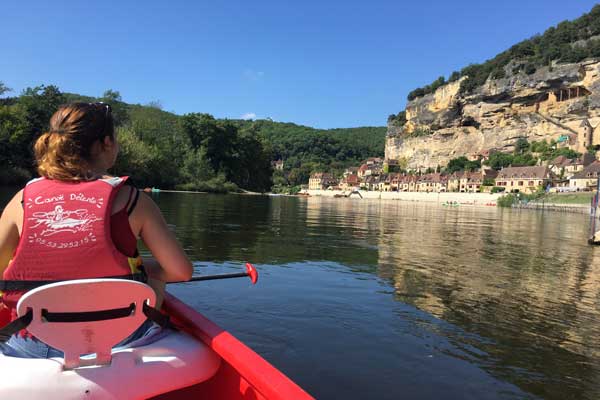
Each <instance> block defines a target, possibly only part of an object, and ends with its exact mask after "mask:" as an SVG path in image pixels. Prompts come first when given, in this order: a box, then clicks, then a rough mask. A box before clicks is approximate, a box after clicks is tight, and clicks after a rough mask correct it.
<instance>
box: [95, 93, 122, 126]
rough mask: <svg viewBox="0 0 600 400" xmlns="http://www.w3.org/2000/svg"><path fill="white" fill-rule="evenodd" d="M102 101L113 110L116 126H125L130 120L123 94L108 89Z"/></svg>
mask: <svg viewBox="0 0 600 400" xmlns="http://www.w3.org/2000/svg"><path fill="white" fill-rule="evenodd" d="M100 101H102V102H104V103H108V104H110V107H111V108H112V117H113V121H114V122H115V126H123V125H125V123H126V122H127V121H128V120H129V115H128V112H127V105H126V104H125V103H123V100H122V98H121V93H119V92H118V91H116V90H112V89H108V90H107V91H105V92H104V94H103V95H102V97H101V98H100Z"/></svg>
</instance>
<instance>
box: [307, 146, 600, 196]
mask: <svg viewBox="0 0 600 400" xmlns="http://www.w3.org/2000/svg"><path fill="white" fill-rule="evenodd" d="M482 161H485V160H482ZM397 169H398V163H397V161H396V160H384V159H382V158H379V157H374V158H369V159H367V160H365V161H364V162H363V163H362V164H361V165H360V166H359V167H350V168H347V169H346V170H345V171H344V173H343V176H342V177H341V179H336V177H334V176H333V174H331V173H328V172H316V173H313V174H312V175H311V176H310V180H309V182H308V186H305V187H304V188H303V189H304V191H306V190H309V191H321V190H332V191H342V192H343V193H352V192H355V191H359V190H364V191H379V192H425V193H443V192H460V193H524V194H531V193H535V192H538V191H548V192H558V193H563V192H585V191H591V190H594V189H595V188H596V186H597V184H598V174H599V173H600V161H598V160H596V158H595V157H594V155H592V154H590V153H585V154H584V155H583V156H581V157H578V158H575V159H568V158H566V157H565V156H558V157H556V158H555V159H553V160H551V161H549V162H547V163H545V165H544V164H541V165H536V166H525V167H505V168H502V169H501V170H500V171H496V170H494V169H492V168H490V167H487V166H485V165H482V167H481V168H479V169H477V170H472V171H469V170H463V171H457V172H453V173H450V174H448V173H444V172H443V171H442V172H431V171H424V172H421V171H408V172H390V171H393V170H397Z"/></svg>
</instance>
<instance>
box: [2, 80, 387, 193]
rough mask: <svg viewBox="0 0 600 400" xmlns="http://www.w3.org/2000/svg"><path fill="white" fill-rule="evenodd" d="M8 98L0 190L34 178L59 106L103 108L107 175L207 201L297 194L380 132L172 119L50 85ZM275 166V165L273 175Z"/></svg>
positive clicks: (364, 152)
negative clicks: (111, 134)
mask: <svg viewBox="0 0 600 400" xmlns="http://www.w3.org/2000/svg"><path fill="white" fill-rule="evenodd" d="M10 93H11V90H10V89H9V88H8V87H7V86H5V85H4V84H3V83H2V82H1V81H0V96H5V97H1V98H0V163H1V164H2V166H3V168H2V169H1V170H0V185H6V186H12V185H22V184H23V183H25V182H27V181H28V180H29V179H31V178H33V177H35V176H36V173H35V166H34V161H33V154H32V148H31V147H32V144H33V142H34V141H35V139H36V138H37V137H38V136H39V135H40V134H41V133H43V132H45V131H46V130H47V127H48V121H49V120H50V117H51V116H52V114H53V113H54V112H55V111H56V110H57V109H58V107H59V106H60V105H62V104H66V103H70V102H74V101H81V102H99V101H102V102H105V103H108V104H110V105H111V107H112V110H113V112H112V114H113V118H114V120H115V127H116V132H117V137H118V140H119V144H120V147H121V152H120V154H119V158H118V160H117V163H116V165H115V167H114V168H113V171H112V172H113V173H114V174H115V175H129V176H131V177H132V178H133V179H134V182H135V183H136V185H137V186H139V187H141V188H144V187H153V186H155V187H160V188H164V189H169V190H182V191H197V192H211V193H229V192H233V193H237V192H244V191H248V192H257V193H267V192H274V193H297V192H298V191H299V190H300V185H301V184H302V183H304V182H306V181H307V180H308V177H309V176H310V174H311V172H312V171H313V170H316V169H319V168H329V169H332V170H335V171H339V172H340V173H341V171H343V170H344V169H345V168H346V167H348V166H350V165H352V164H355V163H357V162H360V161H361V160H362V159H365V158H368V157H370V156H373V155H376V154H381V153H383V147H384V141H385V140H384V139H385V132H386V128H385V127H383V126H382V127H358V128H343V129H327V130H325V129H315V128H310V127H306V126H301V125H296V124H292V123H281V122H275V121H272V120H270V119H263V120H241V119H240V120H236V119H216V118H214V117H213V116H212V115H210V114H203V113H189V114H185V115H176V114H174V113H170V112H166V111H163V110H162V106H161V105H160V103H159V102H151V103H149V104H147V105H140V104H127V103H125V102H123V101H122V98H121V95H120V93H119V92H117V91H114V90H107V91H106V92H105V93H104V94H103V95H102V96H101V97H90V96H82V95H78V94H72V93H63V92H61V91H60V90H59V88H58V87H56V86H53V85H48V86H44V85H42V86H37V87H33V88H27V89H25V90H24V91H23V92H22V93H21V94H20V95H18V96H14V97H6V96H7V94H10ZM275 160H280V161H281V162H280V164H279V165H278V166H277V168H274V164H275V162H274V161H275Z"/></svg>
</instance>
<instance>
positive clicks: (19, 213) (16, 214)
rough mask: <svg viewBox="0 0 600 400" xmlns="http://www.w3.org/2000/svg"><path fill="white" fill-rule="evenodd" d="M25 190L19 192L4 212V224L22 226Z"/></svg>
mask: <svg viewBox="0 0 600 400" xmlns="http://www.w3.org/2000/svg"><path fill="white" fill-rule="evenodd" d="M22 200H23V189H21V190H19V191H18V192H17V193H15V195H14V196H13V197H12V199H11V200H10V201H9V202H8V204H7V205H6V206H5V207H4V209H3V210H2V221H3V223H8V224H15V225H20V221H21V220H22V219H23V204H22V203H21V201H22Z"/></svg>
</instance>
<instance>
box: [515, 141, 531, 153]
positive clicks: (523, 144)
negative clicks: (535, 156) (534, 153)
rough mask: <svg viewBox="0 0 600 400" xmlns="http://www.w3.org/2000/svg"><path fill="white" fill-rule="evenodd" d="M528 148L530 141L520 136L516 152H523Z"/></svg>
mask: <svg viewBox="0 0 600 400" xmlns="http://www.w3.org/2000/svg"><path fill="white" fill-rule="evenodd" d="M527 150H529V142H528V141H527V138H522V137H521V138H518V139H517V141H516V142H515V153H516V154H523V153H525V152H526V151H527Z"/></svg>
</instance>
